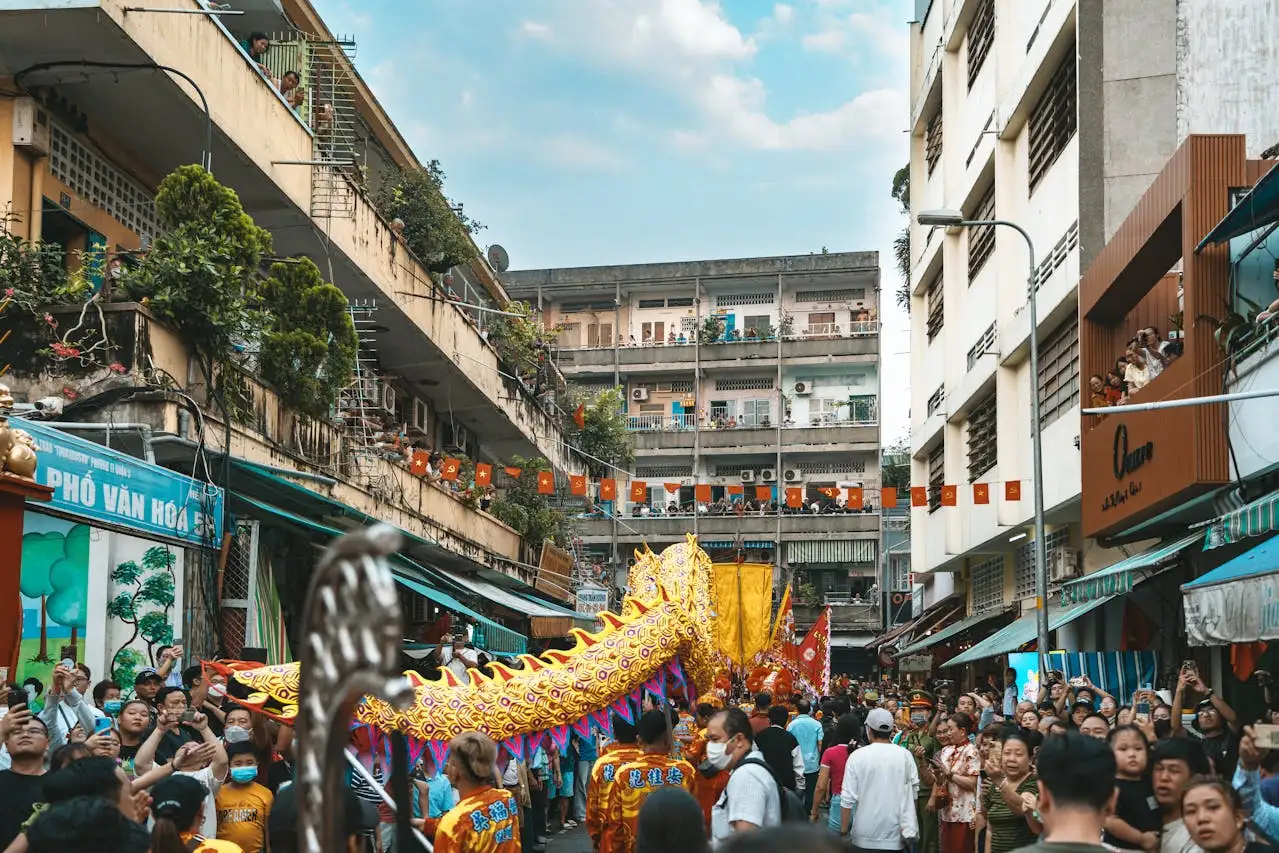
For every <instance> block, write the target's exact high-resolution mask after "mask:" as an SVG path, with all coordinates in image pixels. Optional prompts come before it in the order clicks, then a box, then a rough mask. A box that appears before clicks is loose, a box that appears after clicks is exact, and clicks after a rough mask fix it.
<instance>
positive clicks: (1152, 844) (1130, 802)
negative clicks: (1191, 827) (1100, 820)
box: [1104, 725, 1163, 851]
mask: <svg viewBox="0 0 1279 853" xmlns="http://www.w3.org/2000/svg"><path fill="white" fill-rule="evenodd" d="M1110 748H1111V750H1112V751H1113V752H1114V753H1115V787H1116V788H1117V789H1118V790H1119V797H1118V799H1117V800H1116V801H1115V813H1114V814H1113V815H1111V816H1110V817H1108V818H1106V835H1105V839H1104V840H1105V843H1106V844H1109V845H1111V846H1114V847H1118V848H1120V849H1123V850H1145V851H1155V850H1158V849H1159V830H1160V827H1161V826H1162V824H1163V820H1162V818H1161V817H1160V813H1159V804H1158V803H1157V802H1155V791H1154V788H1153V787H1152V785H1151V782H1150V773H1149V772H1148V766H1149V763H1150V742H1149V741H1148V740H1146V735H1145V733H1144V732H1142V730H1141V729H1140V728H1138V727H1137V726H1133V725H1128V726H1119V727H1118V728H1116V729H1114V730H1113V731H1111V733H1110Z"/></svg>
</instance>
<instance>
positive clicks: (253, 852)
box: [217, 741, 274, 853]
mask: <svg viewBox="0 0 1279 853" xmlns="http://www.w3.org/2000/svg"><path fill="white" fill-rule="evenodd" d="M226 751H227V756H228V758H229V760H230V765H231V778H230V779H228V780H227V783H226V784H225V785H223V786H222V787H221V788H220V789H219V790H218V795H217V807H218V838H220V839H222V840H223V841H234V842H235V843H236V844H238V845H240V847H241V848H242V849H243V850H244V853H261V850H262V848H263V846H264V845H265V843H266V819H267V815H268V814H270V812H271V803H272V801H273V800H274V798H273V797H272V795H271V792H270V790H268V789H267V788H265V787H263V786H262V785H259V784H258V783H257V782H256V781H255V780H256V779H257V776H258V759H257V755H256V754H255V751H254V748H253V744H252V743H249V742H243V741H242V742H240V743H232V744H228V745H227V749H226Z"/></svg>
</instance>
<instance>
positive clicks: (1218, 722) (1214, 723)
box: [1172, 661, 1239, 779]
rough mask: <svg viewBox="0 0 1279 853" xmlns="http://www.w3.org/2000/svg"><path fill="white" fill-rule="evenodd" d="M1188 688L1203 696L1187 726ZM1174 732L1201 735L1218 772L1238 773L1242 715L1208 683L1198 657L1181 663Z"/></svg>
mask: <svg viewBox="0 0 1279 853" xmlns="http://www.w3.org/2000/svg"><path fill="white" fill-rule="evenodd" d="M1187 688H1189V689H1191V690H1193V691H1194V692H1195V693H1197V694H1198V695H1199V696H1201V697H1202V698H1201V699H1200V700H1199V704H1198V705H1196V706H1195V722H1194V723H1193V724H1192V725H1191V727H1190V728H1189V729H1184V728H1183V727H1182V724H1181V711H1182V709H1183V708H1185V707H1186V690H1187ZM1172 732H1173V735H1174V736H1175V735H1179V734H1181V733H1182V732H1185V733H1186V734H1187V735H1189V736H1190V737H1192V738H1196V739H1198V740H1199V742H1200V743H1201V744H1202V745H1203V749H1204V753H1205V754H1206V755H1207V756H1208V760H1209V761H1210V762H1212V765H1213V769H1214V770H1215V771H1216V773H1217V775H1219V776H1221V777H1222V778H1223V779H1229V778H1231V777H1232V776H1234V773H1235V766H1236V765H1237V764H1238V763H1239V718H1238V717H1237V716H1236V715H1235V712H1234V709H1233V708H1231V707H1230V706H1229V705H1228V704H1226V700H1224V699H1222V698H1221V697H1220V696H1218V695H1217V694H1216V692H1215V691H1214V690H1213V689H1212V688H1211V687H1209V686H1208V685H1207V684H1205V683H1204V680H1203V678H1202V677H1200V675H1199V667H1198V666H1197V665H1196V664H1195V662H1194V661H1186V662H1185V663H1183V664H1182V665H1181V675H1180V676H1179V677H1178V679H1177V692H1176V693H1175V694H1174V695H1173V699H1172Z"/></svg>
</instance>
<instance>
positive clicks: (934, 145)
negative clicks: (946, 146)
mask: <svg viewBox="0 0 1279 853" xmlns="http://www.w3.org/2000/svg"><path fill="white" fill-rule="evenodd" d="M940 159H941V110H940V109H939V110H937V112H936V113H934V114H933V117H932V118H931V119H929V120H928V127H926V128H925V129H924V161H925V162H926V163H927V164H928V174H929V176H931V175H932V174H933V170H934V169H936V168H937V161H938V160H940Z"/></svg>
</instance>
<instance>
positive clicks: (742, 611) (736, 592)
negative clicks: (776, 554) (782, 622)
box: [714, 563, 773, 666]
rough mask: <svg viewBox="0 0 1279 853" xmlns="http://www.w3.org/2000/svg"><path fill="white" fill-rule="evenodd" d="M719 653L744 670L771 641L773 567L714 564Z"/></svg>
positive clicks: (753, 564)
mask: <svg viewBox="0 0 1279 853" xmlns="http://www.w3.org/2000/svg"><path fill="white" fill-rule="evenodd" d="M714 570H715V594H716V598H717V610H718V614H717V616H716V618H715V633H716V636H718V637H719V650H720V652H721V653H722V654H723V655H724V657H726V658H728V659H729V660H730V661H733V662H734V663H736V664H737V665H739V666H746V665H748V664H749V663H750V662H751V661H753V660H754V659H755V656H756V655H758V654H759V653H760V652H762V651H764V649H766V648H767V647H768V645H769V641H770V640H771V639H772V638H771V636H770V634H771V630H770V629H771V628H772V619H771V617H772V611H773V567H772V566H771V565H769V564H766V563H741V564H738V563H716V564H715V566H714Z"/></svg>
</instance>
